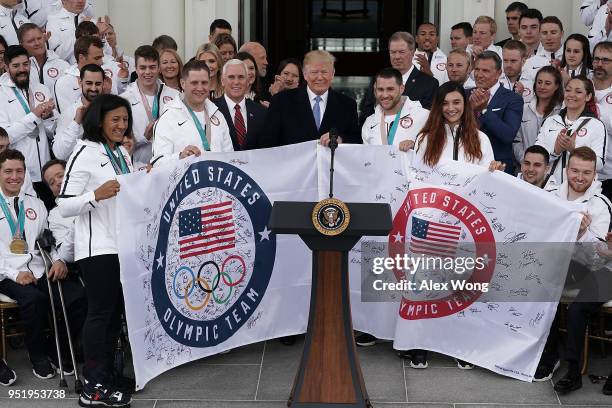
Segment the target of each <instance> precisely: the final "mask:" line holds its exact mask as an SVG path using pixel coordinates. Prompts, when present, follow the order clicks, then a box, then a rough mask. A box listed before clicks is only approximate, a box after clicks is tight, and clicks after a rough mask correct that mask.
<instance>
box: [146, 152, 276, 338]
mask: <svg viewBox="0 0 612 408" xmlns="http://www.w3.org/2000/svg"><path fill="white" fill-rule="evenodd" d="M271 211H272V205H271V203H270V200H269V199H268V197H267V196H266V194H265V192H264V191H263V190H262V188H261V187H260V186H259V185H258V184H257V182H256V181H255V180H253V179H252V178H251V177H250V176H249V175H248V174H246V173H245V172H244V171H242V170H241V169H239V168H237V167H235V166H232V165H230V164H227V163H223V162H218V161H212V160H211V161H202V162H198V163H194V164H192V165H191V166H190V167H189V168H188V169H187V170H186V171H185V173H184V174H183V176H182V178H181V179H180V181H179V182H178V184H177V185H176V187H175V189H174V191H173V192H172V194H171V195H170V196H169V198H168V201H167V202H166V204H165V206H164V207H163V210H162V212H161V215H160V219H159V235H158V238H157V245H156V248H155V261H154V264H153V273H152V278H151V291H152V295H153V302H154V304H155V310H156V313H157V316H158V318H159V321H160V323H161V326H162V327H163V328H164V330H165V331H166V333H167V334H168V335H169V336H170V337H172V338H173V339H174V340H175V341H177V342H179V343H181V344H184V345H186V346H190V347H212V346H216V345H218V344H220V343H223V342H224V341H226V340H227V339H229V338H230V337H231V336H232V335H233V334H234V333H236V332H237V331H238V330H240V328H241V327H242V326H243V325H244V324H245V323H246V322H247V321H248V320H249V318H250V317H251V315H252V314H253V313H254V312H255V310H256V309H257V306H258V305H259V303H260V302H261V300H262V299H263V296H264V294H265V292H266V289H267V287H268V283H269V281H270V277H271V275H272V269H273V267H274V258H275V255H276V236H275V235H274V234H273V233H272V232H271V231H270V230H269V229H268V227H267V223H268V219H269V218H270V213H271Z"/></svg>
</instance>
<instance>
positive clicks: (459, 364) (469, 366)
mask: <svg viewBox="0 0 612 408" xmlns="http://www.w3.org/2000/svg"><path fill="white" fill-rule="evenodd" d="M455 361H456V362H457V367H459V368H460V369H462V370H471V369H472V368H474V364H472V363H468V362H467V361H464V360H459V359H458V358H456V359H455Z"/></svg>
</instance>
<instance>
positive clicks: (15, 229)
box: [0, 194, 25, 237]
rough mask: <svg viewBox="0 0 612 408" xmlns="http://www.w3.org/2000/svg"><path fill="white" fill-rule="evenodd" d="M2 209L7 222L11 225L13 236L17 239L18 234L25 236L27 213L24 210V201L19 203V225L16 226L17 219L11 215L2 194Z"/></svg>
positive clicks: (0, 196) (0, 202)
mask: <svg viewBox="0 0 612 408" xmlns="http://www.w3.org/2000/svg"><path fill="white" fill-rule="evenodd" d="M0 207H2V212H3V213H4V216H5V217H6V221H7V222H8V224H9V228H10V229H11V235H12V236H13V237H15V236H16V235H17V234H25V231H24V228H25V211H24V209H23V200H21V201H20V202H19V212H18V214H19V215H18V216H17V223H18V224H19V225H16V223H15V219H14V218H13V214H11V211H10V210H9V207H8V204H7V202H6V199H5V198H4V196H3V195H2V194H0ZM24 236H25V235H24Z"/></svg>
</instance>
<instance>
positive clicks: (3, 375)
mask: <svg viewBox="0 0 612 408" xmlns="http://www.w3.org/2000/svg"><path fill="white" fill-rule="evenodd" d="M16 380H17V374H15V372H14V371H13V370H11V368H10V367H9V366H8V365H7V364H6V362H5V361H4V360H2V359H0V385H4V386H5V387H8V386H9V385H11V384H13V383H14V382H15V381H16Z"/></svg>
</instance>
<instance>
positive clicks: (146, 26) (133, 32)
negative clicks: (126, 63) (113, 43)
mask: <svg viewBox="0 0 612 408" xmlns="http://www.w3.org/2000/svg"><path fill="white" fill-rule="evenodd" d="M107 1H108V9H109V13H108V15H109V17H110V19H111V23H112V24H113V27H115V31H116V32H117V41H118V43H119V45H120V46H121V47H122V48H123V49H124V50H125V52H126V54H133V53H134V50H135V49H136V48H138V47H139V46H140V45H143V44H151V42H152V41H153V37H152V36H151V0H130V1H126V0H107Z"/></svg>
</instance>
